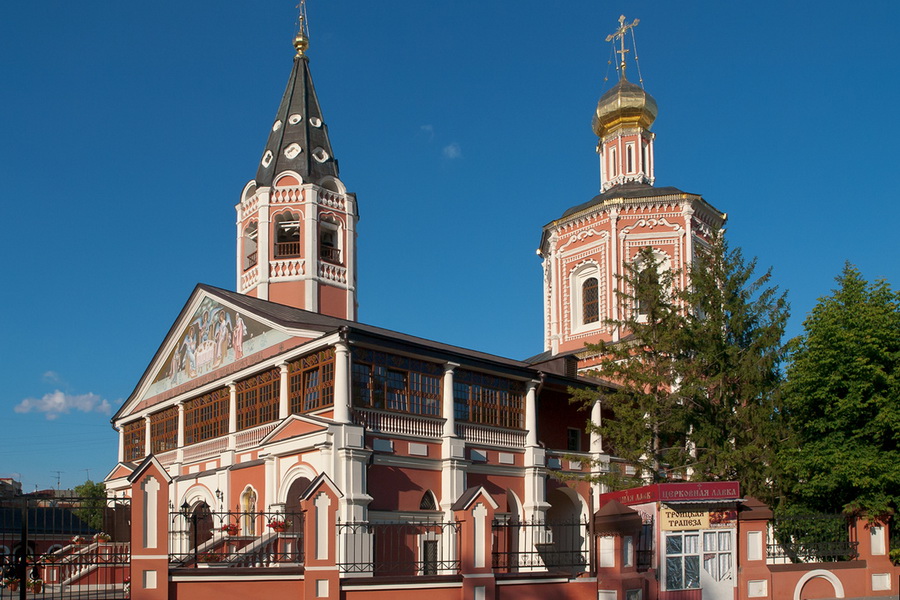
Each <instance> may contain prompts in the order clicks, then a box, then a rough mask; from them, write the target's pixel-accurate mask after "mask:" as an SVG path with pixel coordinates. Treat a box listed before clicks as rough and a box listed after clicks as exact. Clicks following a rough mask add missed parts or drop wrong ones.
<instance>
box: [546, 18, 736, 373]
mask: <svg viewBox="0 0 900 600" xmlns="http://www.w3.org/2000/svg"><path fill="white" fill-rule="evenodd" d="M637 24H638V20H637V19H635V20H634V21H633V22H632V23H626V22H625V17H624V16H622V17H620V18H619V28H618V29H617V30H616V31H615V32H614V33H613V34H611V35H609V36H608V37H607V38H606V41H607V42H613V43H614V44H617V45H619V48H617V49H616V52H617V53H618V54H620V55H621V62H620V64H619V68H618V69H617V70H618V71H619V81H618V83H616V85H614V86H613V87H612V88H611V89H610V90H609V91H607V92H606V93H605V94H603V95H602V96H601V97H600V100H599V102H598V103H597V109H596V111H595V112H594V115H593V119H592V128H593V130H594V133H595V134H596V135H597V138H598V142H597V152H598V153H599V155H600V190H599V191H600V193H599V194H598V195H597V196H595V197H594V198H592V199H591V200H589V201H588V202H584V203H582V204H579V205H576V206H573V207H572V208H569V209H568V210H566V211H565V212H563V214H562V216H561V217H560V218H558V219H556V220H554V221H551V222H550V223H548V224H547V225H545V226H544V230H543V235H542V237H541V245H540V248H538V255H539V256H540V257H541V258H542V259H543V269H544V349H545V351H546V353H547V354H548V355H550V356H553V355H556V354H560V353H566V352H573V353H576V354H577V356H578V358H579V361H578V365H579V368H580V369H587V368H590V367H591V366H592V365H593V364H596V360H597V358H598V357H597V356H596V355H593V354H592V353H591V352H590V351H587V350H586V349H585V347H586V346H587V345H588V344H596V343H598V342H600V341H607V342H609V341H616V340H618V339H621V338H622V337H624V336H627V335H628V333H629V332H627V331H620V330H619V329H618V328H617V327H616V326H615V325H614V324H613V323H611V321H612V322H615V321H621V320H624V319H625V317H626V315H627V314H629V313H628V311H635V310H639V307H635V306H628V305H627V304H626V303H623V301H622V297H621V296H622V295H620V294H619V293H618V292H625V294H624V295H625V296H627V293H628V291H629V290H625V289H623V286H624V285H625V283H624V282H623V280H622V276H623V274H624V273H625V272H626V269H625V265H626V264H628V263H631V262H634V261H635V260H636V257H637V255H638V254H639V253H640V251H641V249H642V248H645V247H650V248H652V249H653V252H654V254H655V255H656V258H657V259H658V261H659V263H660V264H661V268H664V269H671V270H673V271H675V272H676V273H677V274H678V276H677V278H676V279H677V281H676V282H675V285H678V286H684V285H687V275H688V268H687V267H688V265H690V264H692V261H693V255H694V248H695V247H696V246H697V244H704V243H707V242H708V241H709V240H710V239H711V235H712V232H713V231H714V230H716V229H718V228H720V227H722V225H724V223H725V214H724V213H721V212H719V211H718V210H716V209H715V208H714V207H713V206H711V205H710V204H709V203H707V202H706V201H705V200H704V199H703V198H702V197H701V196H699V195H697V194H689V193H687V192H683V191H681V190H679V189H678V188H675V187H654V185H653V184H654V183H655V176H654V164H655V159H654V154H653V141H654V138H655V135H654V134H653V133H652V132H651V131H650V126H651V125H652V124H653V122H654V120H655V119H656V115H657V106H656V101H655V100H654V99H653V97H652V96H651V95H650V94H648V93H647V92H646V91H644V89H643V87H642V86H640V85H637V84H634V83H631V82H630V81H628V79H626V77H625V56H626V53H627V52H628V50H627V49H626V48H625V42H624V40H625V35H626V33H628V32H629V31H630V30H631V29H633V28H634V27H635V26H636V25H637ZM636 266H637V267H638V268H640V265H636Z"/></svg>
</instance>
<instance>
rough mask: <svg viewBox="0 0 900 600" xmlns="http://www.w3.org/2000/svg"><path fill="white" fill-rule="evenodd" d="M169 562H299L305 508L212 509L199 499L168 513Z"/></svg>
mask: <svg viewBox="0 0 900 600" xmlns="http://www.w3.org/2000/svg"><path fill="white" fill-rule="evenodd" d="M169 521H170V525H169V562H171V563H173V564H174V565H177V566H180V567H194V568H197V567H210V566H218V567H270V566H285V565H302V564H303V533H304V520H303V513H301V512H291V513H281V512H241V511H227V512H213V511H209V510H208V509H205V508H204V507H203V505H201V506H200V507H195V508H194V509H193V510H192V511H185V512H181V511H174V512H170V513H169Z"/></svg>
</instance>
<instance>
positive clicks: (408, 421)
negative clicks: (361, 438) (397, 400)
mask: <svg viewBox="0 0 900 600" xmlns="http://www.w3.org/2000/svg"><path fill="white" fill-rule="evenodd" d="M353 421H354V423H356V424H357V425H362V426H364V427H365V428H366V429H368V430H369V431H372V432H375V433H391V434H396V435H407V436H411V437H415V438H430V439H435V440H438V439H440V438H441V433H442V432H443V428H444V420H443V419H437V418H433V417H423V416H419V415H411V414H408V413H396V412H389V411H382V410H373V409H369V408H355V409H354V410H353Z"/></svg>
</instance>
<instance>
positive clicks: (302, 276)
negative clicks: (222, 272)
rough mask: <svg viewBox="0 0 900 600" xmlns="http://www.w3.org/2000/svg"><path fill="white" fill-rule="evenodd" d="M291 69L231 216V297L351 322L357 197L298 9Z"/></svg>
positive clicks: (354, 308)
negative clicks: (334, 141)
mask: <svg viewBox="0 0 900 600" xmlns="http://www.w3.org/2000/svg"><path fill="white" fill-rule="evenodd" d="M294 48H295V50H296V54H295V55H294V64H293V68H292V69H291V75H290V77H289V79H288V83H287V87H286V89H285V91H284V95H283V96H282V98H281V104H280V105H279V107H278V111H277V113H276V114H275V119H274V122H273V123H272V128H271V130H270V132H269V136H268V140H267V142H266V146H265V149H264V150H263V154H262V157H261V159H260V163H259V167H258V168H257V172H256V178H255V179H253V180H251V181H250V182H249V183H247V185H246V186H244V191H243V193H242V194H241V200H240V202H239V203H238V205H237V206H236V207H235V208H236V210H237V291H238V292H240V293H242V294H247V295H248V296H254V297H256V298H261V299H264V300H270V301H272V302H277V303H279V304H286V305H288V306H293V307H296V308H302V309H305V310H309V311H313V312H318V313H322V314H326V315H330V316H334V317H339V318H342V319H349V320H356V314H357V298H356V284H357V283H356V282H357V279H356V224H357V221H358V220H359V215H358V212H357V207H356V196H355V195H354V194H351V193H348V192H347V190H346V188H345V187H344V184H343V182H342V181H341V180H340V178H339V174H338V163H337V160H336V159H335V158H334V153H333V151H332V148H331V140H330V139H329V137H328V127H327V126H326V124H325V121H324V119H323V117H322V110H321V107H320V106H319V99H318V97H317V96H316V91H315V87H314V86H313V81H312V76H311V75H310V70H309V58H308V57H307V55H306V51H307V49H308V48H309V36H308V31H307V26H306V15H305V7H304V3H303V2H301V3H300V18H299V26H298V33H297V36H296V37H295V39H294Z"/></svg>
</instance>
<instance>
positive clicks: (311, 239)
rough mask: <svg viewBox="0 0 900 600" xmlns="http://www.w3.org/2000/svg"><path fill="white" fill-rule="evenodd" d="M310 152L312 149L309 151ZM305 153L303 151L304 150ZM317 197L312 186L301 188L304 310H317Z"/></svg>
mask: <svg viewBox="0 0 900 600" xmlns="http://www.w3.org/2000/svg"><path fill="white" fill-rule="evenodd" d="M310 150H312V149H310ZM304 152H305V150H304ZM318 203H319V196H318V194H317V193H316V189H315V186H314V185H309V184H307V185H304V186H303V240H304V241H303V253H304V254H303V256H304V258H305V262H306V265H305V268H304V274H305V275H306V280H305V281H304V282H303V288H304V293H305V298H304V300H305V306H304V307H303V308H305V309H306V310H309V311H312V312H318V310H319V204H318Z"/></svg>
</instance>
